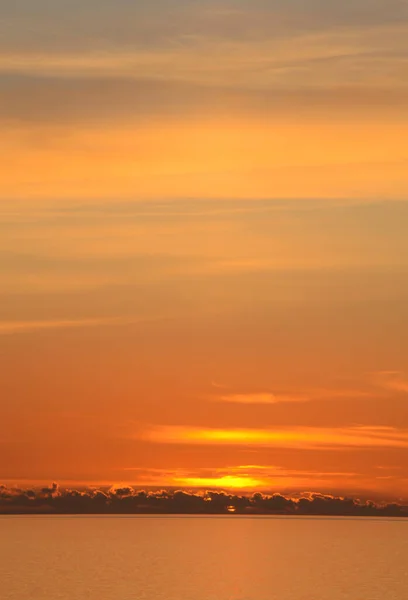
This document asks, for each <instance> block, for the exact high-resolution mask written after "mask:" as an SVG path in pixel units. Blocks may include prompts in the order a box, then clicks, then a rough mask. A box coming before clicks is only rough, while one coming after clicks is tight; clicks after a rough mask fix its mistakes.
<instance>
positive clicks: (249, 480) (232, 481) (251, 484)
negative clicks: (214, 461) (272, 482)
mask: <svg viewBox="0 0 408 600" xmlns="http://www.w3.org/2000/svg"><path fill="white" fill-rule="evenodd" d="M174 482H175V483H176V484H177V485H183V486H185V487H193V488H206V487H211V488H222V489H226V490H228V489H234V490H242V489H246V488H256V487H259V486H262V485H263V484H264V483H265V482H264V481H262V480H261V479H255V478H253V477H244V476H243V477H236V476H234V475H224V476H223V477H179V478H176V479H175V480H174Z"/></svg>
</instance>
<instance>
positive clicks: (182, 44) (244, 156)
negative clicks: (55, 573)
mask: <svg viewBox="0 0 408 600" xmlns="http://www.w3.org/2000/svg"><path fill="white" fill-rule="evenodd" d="M0 28H1V31H2V33H1V36H0V126H1V137H0V165H1V166H0V484H1V483H4V484H10V483H11V484H19V485H20V484H21V485H22V484H33V485H34V484H39V485H40V484H45V483H50V482H52V481H57V482H60V483H66V484H75V485H102V484H106V485H108V484H109V485H110V484H123V483H128V484H132V485H134V486H141V487H163V488H166V487H177V488H185V489H193V488H203V489H213V488H223V489H233V490H235V491H236V490H239V491H241V490H244V491H247V492H252V491H258V490H262V491H277V492H282V493H288V494H291V493H299V492H308V491H316V492H322V493H334V494H341V495H356V496H358V497H360V496H361V497H366V498H372V499H401V500H406V499H408V235H407V232H408V144H407V139H408V41H407V40H408V4H407V2H406V1H405V0H345V1H343V2H334V1H330V0H303V1H301V0H286V1H285V2H283V1H280V2H279V1H277V0H217V1H215V0H189V1H187V0H184V1H183V0H150V1H149V2H147V1H144V2H142V1H141V0H115V2H113V0H85V1H84V0H82V1H81V2H80V1H79V0H53V2H50V1H49V0H13V2H8V3H5V4H4V6H2V7H1V11H0Z"/></svg>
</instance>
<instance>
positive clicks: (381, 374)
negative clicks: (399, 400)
mask: <svg viewBox="0 0 408 600" xmlns="http://www.w3.org/2000/svg"><path fill="white" fill-rule="evenodd" d="M374 381H375V383H376V384H377V385H379V386H380V387H382V388H385V389H387V390H392V391H395V392H402V393H408V376H407V375H406V374H405V373H403V372H402V371H378V372H377V373H376V374H375V376H374Z"/></svg>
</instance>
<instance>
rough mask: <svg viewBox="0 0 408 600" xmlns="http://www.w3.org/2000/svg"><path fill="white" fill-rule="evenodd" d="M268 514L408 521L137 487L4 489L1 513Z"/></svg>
mask: <svg viewBox="0 0 408 600" xmlns="http://www.w3.org/2000/svg"><path fill="white" fill-rule="evenodd" d="M230 512H234V513H237V514H263V515H268V514H269V515H276V514H283V515H337V516H339V515H345V516H388V517H408V506H403V505H399V504H376V503H374V502H372V501H367V502H362V501H359V500H356V499H353V498H344V497H336V496H330V495H324V494H318V493H313V492H305V493H303V494H299V495H298V496H297V497H296V498H290V497H286V496H283V495H281V494H271V495H267V494H262V493H260V492H257V493H255V494H253V495H235V494H230V493H226V492H224V491H213V490H208V491H205V492H197V493H194V492H188V491H182V490H160V491H154V492H153V491H150V492H148V491H144V490H135V489H133V488H132V487H117V486H113V487H111V488H110V489H84V490H75V489H62V488H60V487H59V486H58V485H57V484H56V483H54V484H52V485H51V486H49V487H45V488H43V489H41V490H26V489H21V488H8V487H6V486H0V514H35V513H42V514H228V513H230Z"/></svg>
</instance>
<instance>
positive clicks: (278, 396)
mask: <svg viewBox="0 0 408 600" xmlns="http://www.w3.org/2000/svg"><path fill="white" fill-rule="evenodd" d="M213 387H217V386H214V385H213ZM218 387H219V386H218ZM223 387H224V388H226V386H223ZM373 395H374V392H372V391H365V390H359V389H341V388H339V389H326V388H320V389H308V390H305V391H302V392H295V391H294V392H290V391H282V392H276V393H272V392H248V393H232V392H231V393H223V394H218V395H215V396H211V397H210V399H211V400H212V401H214V402H226V403H231V404H254V405H257V404H259V405H262V404H280V403H285V402H288V403H291V402H293V403H296V402H311V401H313V400H326V399H327V400H330V399H339V400H341V399H346V398H369V397H373Z"/></svg>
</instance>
